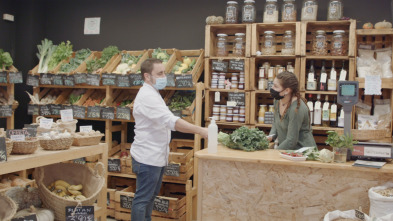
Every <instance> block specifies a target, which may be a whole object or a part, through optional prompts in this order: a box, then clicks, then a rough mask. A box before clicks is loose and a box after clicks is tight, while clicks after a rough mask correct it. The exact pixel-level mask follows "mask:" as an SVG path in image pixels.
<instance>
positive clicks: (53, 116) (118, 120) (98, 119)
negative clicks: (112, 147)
mask: <svg viewBox="0 0 393 221" xmlns="http://www.w3.org/2000/svg"><path fill="white" fill-rule="evenodd" d="M131 114H132V113H131ZM44 117H46V118H60V115H46V116H44ZM131 118H132V119H131V120H122V119H113V120H111V119H101V118H79V117H74V119H77V120H95V121H107V120H110V121H116V122H135V120H134V119H133V117H131Z"/></svg>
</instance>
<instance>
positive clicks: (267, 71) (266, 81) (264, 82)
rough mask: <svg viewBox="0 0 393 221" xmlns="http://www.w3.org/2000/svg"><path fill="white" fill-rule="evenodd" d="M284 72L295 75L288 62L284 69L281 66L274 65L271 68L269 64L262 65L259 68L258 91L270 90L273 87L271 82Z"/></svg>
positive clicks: (290, 63)
mask: <svg viewBox="0 0 393 221" xmlns="http://www.w3.org/2000/svg"><path fill="white" fill-rule="evenodd" d="M284 71H289V72H292V73H295V69H294V67H293V66H292V62H288V65H287V66H286V67H283V66H281V65H276V66H275V67H274V66H271V65H270V63H269V62H265V63H263V65H262V66H261V67H259V80H258V90H270V88H271V87H272V86H273V80H274V78H275V77H276V75H277V74H280V73H281V72H284Z"/></svg>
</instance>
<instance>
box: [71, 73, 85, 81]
mask: <svg viewBox="0 0 393 221" xmlns="http://www.w3.org/2000/svg"><path fill="white" fill-rule="evenodd" d="M74 79H75V84H86V82H87V76H86V74H84V73H82V74H74Z"/></svg>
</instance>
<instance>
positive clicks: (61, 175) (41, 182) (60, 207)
mask: <svg viewBox="0 0 393 221" xmlns="http://www.w3.org/2000/svg"><path fill="white" fill-rule="evenodd" d="M99 171H101V173H100V172H99ZM34 177H35V179H36V182H37V185H38V190H39V194H40V198H41V200H42V202H43V204H44V206H45V207H46V208H49V209H51V210H53V211H54V212H55V220H65V208H66V207H67V206H75V207H76V206H77V205H78V204H79V205H81V206H93V204H94V202H95V201H96V199H97V197H98V194H99V193H100V192H101V190H102V188H103V187H104V185H105V167H104V164H102V163H97V164H96V167H95V170H94V171H93V170H92V169H90V168H89V167H87V166H85V165H82V164H76V163H58V164H52V165H49V166H45V167H40V168H37V169H36V170H35V171H34ZM56 180H64V181H66V182H68V183H70V184H74V185H77V184H82V185H83V190H82V192H83V195H85V196H86V198H87V199H86V200H82V201H77V200H66V199H64V198H63V197H60V196H57V195H56V194H54V193H52V192H51V191H50V190H49V189H48V188H47V186H48V185H50V184H51V183H53V182H54V181H56Z"/></svg>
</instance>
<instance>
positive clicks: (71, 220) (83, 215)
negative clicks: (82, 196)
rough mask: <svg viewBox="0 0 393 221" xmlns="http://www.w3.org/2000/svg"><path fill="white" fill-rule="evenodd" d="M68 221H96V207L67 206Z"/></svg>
mask: <svg viewBox="0 0 393 221" xmlns="http://www.w3.org/2000/svg"><path fill="white" fill-rule="evenodd" d="M66 221H94V206H80V207H75V206H67V207H66Z"/></svg>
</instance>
